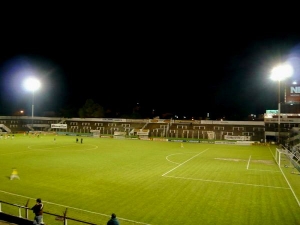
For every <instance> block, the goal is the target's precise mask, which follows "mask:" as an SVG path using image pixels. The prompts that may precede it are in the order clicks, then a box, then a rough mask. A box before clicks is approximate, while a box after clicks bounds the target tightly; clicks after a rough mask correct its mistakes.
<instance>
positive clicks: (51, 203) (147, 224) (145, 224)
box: [0, 190, 151, 225]
mask: <svg viewBox="0 0 300 225" xmlns="http://www.w3.org/2000/svg"><path fill="white" fill-rule="evenodd" d="M0 192H2V193H5V194H8V195H14V196H18V197H22V198H27V199H28V198H29V199H33V200H35V199H36V198H31V197H27V196H24V195H18V194H14V193H10V192H6V191H2V190H0ZM43 202H44V203H47V204H50V205H56V206H61V207H65V208H69V209H74V210H78V211H83V212H88V213H91V214H97V215H101V216H106V217H110V216H111V215H107V214H103V213H97V212H92V211H89V210H85V209H78V208H75V207H71V206H67V205H61V204H56V203H53V202H47V201H44V200H43ZM118 218H119V219H120V220H124V221H128V222H132V223H137V224H144V225H151V224H149V223H143V222H138V221H134V220H128V219H125V218H122V217H118Z"/></svg>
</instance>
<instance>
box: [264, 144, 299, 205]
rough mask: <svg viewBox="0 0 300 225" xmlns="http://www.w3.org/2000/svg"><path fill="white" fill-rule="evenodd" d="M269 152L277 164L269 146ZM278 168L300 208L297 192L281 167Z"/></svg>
mask: <svg viewBox="0 0 300 225" xmlns="http://www.w3.org/2000/svg"><path fill="white" fill-rule="evenodd" d="M269 150H270V152H271V154H272V156H273V158H274V160H275V162H276V159H275V155H274V154H273V152H272V150H271V148H270V146H269ZM275 151H276V149H275ZM276 164H277V163H276ZM277 165H278V164H277ZM278 167H279V169H280V171H281V174H282V176H283V177H284V179H285V181H286V183H287V184H288V186H289V187H290V189H291V192H292V194H293V195H294V198H295V199H296V201H297V203H298V206H299V207H300V202H299V199H298V198H297V196H296V194H295V192H294V190H293V188H292V186H291V185H290V182H289V181H288V179H287V178H286V176H285V174H284V173H283V171H282V169H281V167H280V166H278Z"/></svg>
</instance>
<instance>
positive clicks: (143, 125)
mask: <svg viewBox="0 0 300 225" xmlns="http://www.w3.org/2000/svg"><path fill="white" fill-rule="evenodd" d="M53 125H56V126H53ZM265 126H266V125H265V122H264V121H213V120H172V119H170V120H164V119H139V120H134V119H119V118H115V119H114V118H53V117H35V118H34V120H32V118H31V117H26V116H18V117H14V116H2V117H0V129H1V130H2V133H8V134H9V133H22V132H62V133H64V134H69V135H74V134H76V135H87V134H90V135H91V136H94V137H95V136H98V137H103V136H112V137H113V136H114V135H115V134H118V135H120V134H123V135H124V136H127V137H133V136H134V137H140V136H141V137H144V138H145V136H147V137H148V138H157V137H159V138H176V139H198V140H201V139H211V138H209V137H208V136H209V134H211V133H214V139H216V140H226V139H227V140H250V141H253V142H268V141H269V140H268V139H267V138H266V135H265ZM273 132H275V130H273ZM95 134H97V135H95Z"/></svg>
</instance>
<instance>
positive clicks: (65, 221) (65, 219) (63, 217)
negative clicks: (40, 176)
mask: <svg viewBox="0 0 300 225" xmlns="http://www.w3.org/2000/svg"><path fill="white" fill-rule="evenodd" d="M28 203H29V200H28V201H27V203H26V205H24V206H23V205H18V204H13V203H10V202H5V201H1V200H0V212H2V204H6V205H10V206H13V207H16V208H18V213H16V214H15V215H14V216H16V217H18V218H22V209H24V210H25V217H24V218H25V219H28V212H29V210H31V208H29V207H28ZM67 211H68V209H67V208H66V209H65V211H64V212H63V215H59V214H55V213H51V212H47V211H44V212H43V213H44V214H48V215H51V216H54V217H55V220H59V221H62V222H63V224H64V225H67V224H68V220H71V221H76V222H79V223H82V224H89V225H97V224H95V223H90V222H87V221H83V220H79V219H76V218H71V217H68V216H67ZM3 213H4V212H3ZM8 222H13V221H8Z"/></svg>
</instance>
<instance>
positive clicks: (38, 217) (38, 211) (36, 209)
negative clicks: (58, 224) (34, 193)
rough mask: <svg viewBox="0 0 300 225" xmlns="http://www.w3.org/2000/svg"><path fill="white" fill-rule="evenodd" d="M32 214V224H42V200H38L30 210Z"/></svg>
mask: <svg viewBox="0 0 300 225" xmlns="http://www.w3.org/2000/svg"><path fill="white" fill-rule="evenodd" d="M31 210H33V213H34V215H35V216H34V220H33V224H35V225H40V224H42V222H43V210H44V204H43V203H42V200H41V199H40V198H38V199H37V200H36V204H35V205H34V206H33V207H32V208H31Z"/></svg>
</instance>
